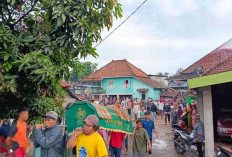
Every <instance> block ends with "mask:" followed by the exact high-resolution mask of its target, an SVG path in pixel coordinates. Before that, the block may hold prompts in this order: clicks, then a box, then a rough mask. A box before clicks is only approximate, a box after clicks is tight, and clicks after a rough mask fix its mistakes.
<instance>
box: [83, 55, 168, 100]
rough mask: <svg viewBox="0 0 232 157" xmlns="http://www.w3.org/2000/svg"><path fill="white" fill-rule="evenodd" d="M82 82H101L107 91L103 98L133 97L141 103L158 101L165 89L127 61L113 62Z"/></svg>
mask: <svg viewBox="0 0 232 157" xmlns="http://www.w3.org/2000/svg"><path fill="white" fill-rule="evenodd" d="M80 82H82V83H85V84H95V83H99V82H100V83H101V87H102V88H103V90H104V91H105V94H101V96H107V97H110V98H113V97H117V98H118V99H120V100H121V99H122V97H130V98H131V97H133V98H137V99H138V100H139V101H140V100H141V99H147V98H148V97H151V98H153V99H154V100H156V99H159V98H160V95H161V93H162V90H163V89H165V87H164V86H163V85H161V84H160V83H158V82H156V81H154V80H151V79H150V77H149V76H148V75H147V74H146V73H145V72H143V71H142V70H140V69H139V68H137V67H135V66H134V65H132V64H131V63H130V62H128V61H127V60H113V61H112V62H110V63H108V64H107V65H105V66H104V67H102V68H101V69H99V70H97V71H96V72H94V73H93V74H91V75H89V76H88V77H86V78H84V79H82V80H80Z"/></svg>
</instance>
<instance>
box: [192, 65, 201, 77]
mask: <svg viewBox="0 0 232 157" xmlns="http://www.w3.org/2000/svg"><path fill="white" fill-rule="evenodd" d="M202 69H203V67H202V66H197V67H196V68H195V69H193V71H192V73H193V74H198V75H199V74H201V73H202Z"/></svg>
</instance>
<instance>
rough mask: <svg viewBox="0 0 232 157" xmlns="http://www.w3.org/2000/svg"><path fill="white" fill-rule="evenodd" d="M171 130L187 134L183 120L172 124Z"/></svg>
mask: <svg viewBox="0 0 232 157" xmlns="http://www.w3.org/2000/svg"><path fill="white" fill-rule="evenodd" d="M173 128H176V129H178V130H182V131H185V132H188V127H187V126H186V125H185V122H184V121H183V120H179V121H178V122H177V124H174V126H173Z"/></svg>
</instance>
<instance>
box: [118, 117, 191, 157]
mask: <svg viewBox="0 0 232 157" xmlns="http://www.w3.org/2000/svg"><path fill="white" fill-rule="evenodd" d="M155 126H156V130H157V131H158V134H159V137H158V138H156V137H155V135H154V134H153V139H152V155H151V157H189V155H188V154H185V155H180V154H177V153H176V151H175V149H174V147H173V142H172V139H173V133H172V130H171V126H170V124H168V125H164V120H155ZM131 147H132V139H131V138H129V151H128V152H127V153H125V152H124V151H123V153H122V157H132V149H131Z"/></svg>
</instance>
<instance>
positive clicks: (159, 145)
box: [152, 139, 168, 149]
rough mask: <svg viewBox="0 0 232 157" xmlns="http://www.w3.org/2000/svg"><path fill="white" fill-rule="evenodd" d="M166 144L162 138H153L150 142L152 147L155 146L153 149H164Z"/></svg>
mask: <svg viewBox="0 0 232 157" xmlns="http://www.w3.org/2000/svg"><path fill="white" fill-rule="evenodd" d="M167 146H168V144H167V143H166V142H165V141H163V140H160V139H155V141H154V142H152V148H155V149H166V148H167Z"/></svg>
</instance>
